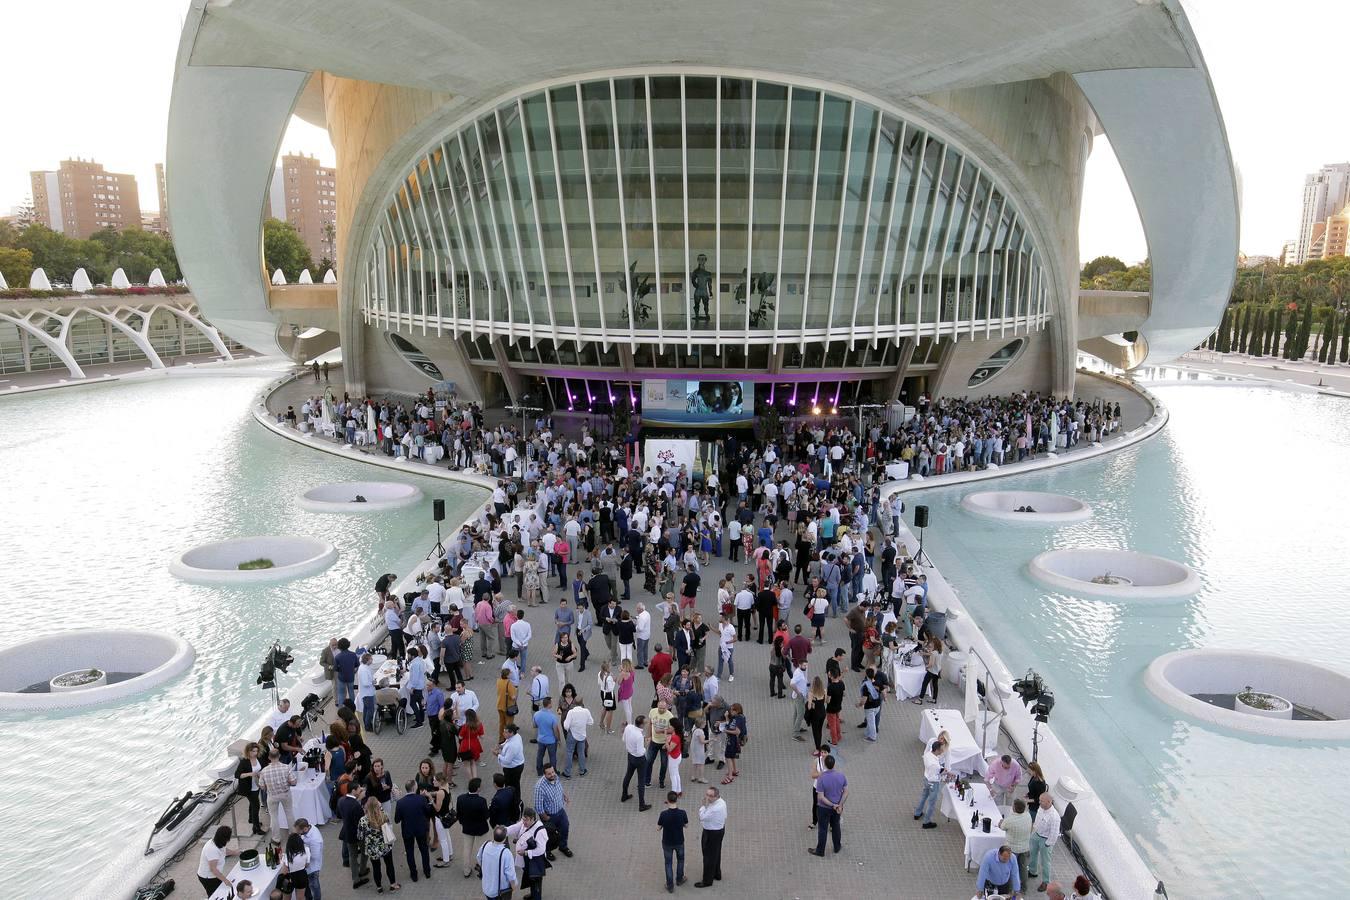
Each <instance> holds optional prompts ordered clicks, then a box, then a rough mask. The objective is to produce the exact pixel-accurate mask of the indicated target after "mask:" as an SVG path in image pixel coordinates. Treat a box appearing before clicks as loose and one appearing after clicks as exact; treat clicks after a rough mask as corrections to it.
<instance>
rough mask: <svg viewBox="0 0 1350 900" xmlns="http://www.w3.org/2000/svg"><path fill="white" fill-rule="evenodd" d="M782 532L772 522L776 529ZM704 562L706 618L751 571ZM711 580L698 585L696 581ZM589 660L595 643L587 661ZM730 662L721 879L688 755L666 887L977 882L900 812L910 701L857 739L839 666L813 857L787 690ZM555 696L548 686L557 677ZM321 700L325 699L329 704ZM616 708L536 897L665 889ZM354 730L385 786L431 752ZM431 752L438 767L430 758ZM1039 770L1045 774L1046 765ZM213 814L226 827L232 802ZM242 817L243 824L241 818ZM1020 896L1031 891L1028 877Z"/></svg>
mask: <svg viewBox="0 0 1350 900" xmlns="http://www.w3.org/2000/svg"><path fill="white" fill-rule="evenodd" d="M782 533H783V531H782V529H780V535H781V534H782ZM704 571H705V574H706V576H707V577H706V578H705V582H704V585H705V586H704V587H703V588H702V589H701V590H700V597H699V609H700V611H701V612H702V613H703V615H704V617H705V618H707V617H709V616H713V620H714V621H715V619H716V617H715V615H714V607H715V600H716V581H717V579H718V578H719V577H720V576H721V575H722V574H724V573H726V572H733V573H735V575H736V578H737V581H738V582H739V581H740V580H741V578H743V576H744V575H745V574H746V573H748V572H749V567H748V566H746V565H744V564H743V563H739V562H738V563H729V562H727V561H726V559H725V558H723V559H721V560H718V559H716V558H714V560H713V561H712V564H711V565H710V566H708V567H705V570H704ZM709 582H711V586H708V585H709ZM506 586H507V590H508V593H510V592H513V591H514V579H507V584H506ZM633 587H634V593H633V597H634V602H644V603H646V604H647V605H648V607H649V608H651V606H652V604H653V603H654V602H655V599H654V598H653V597H651V596H650V595H649V594H647V593H646V592H645V591H642V590H641V583H640V580H635V581H634V583H633ZM569 593H570V589H569ZM558 595H559V592H558V590H557V580H556V577H555V578H554V579H553V580H552V584H551V586H550V594H549V599H550V601H553V602H556V598H557V596H558ZM794 606H797V607H798V608H797V609H796V610H794V613H793V620H792V621H793V623H794V624H795V623H797V622H804V619H803V618H802V616H801V613H800V606H799V604H794ZM629 608H631V606H630V607H629ZM541 618H543V616H542V615H536V616H535V621H536V622H538V621H539V620H540V619H541ZM551 630H552V629H551V627H539V628H537V629H536V637H535V640H534V641H532V643H531V647H532V650H533V651H534V652H532V654H531V656H534V655H535V654H537V653H538V652H539V651H540V650H542V649H543V648H542V646H540V647H537V648H536V647H535V645H536V644H542V641H541V633H544V632H548V633H551ZM825 633H826V641H825V644H824V645H822V646H819V647H816V648H815V649H814V650H813V652H812V655H811V661H810V674H811V675H812V676H813V677H814V676H815V675H821V676H822V677H823V675H824V672H825V660H826V659H827V658H828V655H829V653H830V652H832V651H833V650H834V648H836V647H843V648H845V649H847V648H848V646H849V643H848V635H847V632H846V630H845V627H844V622H843V619H842V618H840V619H829V620H827V625H826V631H825ZM654 644H655V631H654V637H653V645H654ZM590 646H591V648H592V649H596V648H598V650H599V652H601V653H603V652H605V650H606V648H605V645H604V642H603V640H602V639H601V637H600V633H599V630H598V629H597V631H596V633H595V636H594V638H593V640H592V641H591V643H590ZM709 658H710V659H715V658H716V657H715V654H711V653H710V655H709ZM500 659H501V657H498V658H497V659H496V660H491V661H487V662H483V661H479V662H478V663H477V665H476V666H475V670H474V674H475V677H474V680H473V681H471V682H469V688H470V689H472V690H475V691H477V693H478V696H479V699H480V701H481V702H482V703H483V706H484V707H485V708H490V707H492V706H493V705H494V702H495V693H494V681H495V678H496V673H497V671H498V670H497V669H496V667H495V663H497V662H499V661H500ZM597 659H598V658H597V657H594V656H593V657H592V662H593V663H595V662H596V661H597ZM735 661H736V672H737V675H736V680H735V681H734V682H731V681H728V680H727V679H726V678H723V681H722V691H721V692H722V694H723V696H724V697H726V699H727V702H728V703H733V702H739V703H741V704H742V705H743V706H744V707H745V709H746V714H747V717H748V723H749V730H750V735H751V739H750V741H749V743H748V745H747V747H746V749H745V752H744V754H743V756H742V759H741V764H742V765H741V768H742V772H743V774H742V775H741V776H740V777H739V778H738V779H736V781H735V782H734V783H733V784H731V785H729V786H725V787H723V786H721V784H720V780H721V776H722V775H723V774H724V773H723V772H717V773H716V774H717V777H716V778H714V777H713V773H714V772H715V771H716V770H715V769H714V767H713V764H711V763H710V764H709V765H708V766H707V770H706V774H705V777H707V778H708V781H709V783H711V784H716V785H718V787H719V788H720V789H721V790H722V791H723V797H724V798H725V799H726V801H727V806H728V824H727V835H726V840H725V845H724V849H723V873H724V879H723V881H721V882H720V883H718V884H717V885H716V886H715V887H714V888H712V889H710V890H697V889H696V888H695V887H694V882H695V881H697V880H698V879H699V877H700V873H701V860H702V857H701V854H700V852H699V828H698V817H697V814H696V810H697V807H698V804H699V802H700V801H699V796H700V794H701V791H702V789H703V785H693V784H690V782H689V777H690V775H691V774H692V773H691V771H690V770H691V766H690V765H689V763H688V762H687V760H686V762H685V763H684V765H683V767H682V769H681V773H682V775H683V776H684V778H685V795H684V798H683V800H682V801H681V807H682V808H683V809H685V811H686V812H688V813H689V817H690V820H691V822H690V827H689V828H688V830H687V832H686V837H685V841H686V848H687V859H686V872H687V875H688V878H689V881H688V883H687V884H686V885H684V886H683V887H680V888H677V889H676V893H677V894H685V895H694V894H696V895H698V896H711V895H727V894H731V895H734V896H738V897H746V898H751V897H755V898H758V897H787V898H815V897H822V898H823V897H850V896H853V897H901V898H943V900H956V898H961V900H966V898H969V897H970V896H971V895H972V894H973V893H974V885H975V872H974V871H973V869H972V871H971V872H969V873H967V872H966V871H964V869H963V860H962V837H961V831H960V828H959V827H958V825H957V823H956V822H955V821H951V822H948V821H946V820H945V819H943V818H942V817H941V816H939V817H938V819H937V821H938V822H939V823H940V824H939V827H938V828H936V829H930V830H924V829H922V828H920V827H919V823H918V822H915V821H914V820H913V817H912V811H913V809H914V804H915V803H916V802H917V800H918V797H919V794H920V793H921V791H922V788H923V780H922V768H921V765H920V754H921V751H922V746H921V744H920V742H919V737H918V734H919V716H920V709H921V707H919V706H916V705H914V704H912V703H909V702H893V701H888V702H887V703H886V705H885V707H884V709H883V712H882V714H881V719H880V722H881V728H880V741H879V742H878V743H876V744H868V743H867V742H865V741H864V740H863V739H862V734H863V733H862V731H861V730H860V729H858V728H855V727H854V726H855V725H857V724H858V723H859V722H861V721H862V713H861V711H860V710H857V709H855V708H854V707H853V705H852V704H853V702H854V700H855V699H856V696H857V692H858V688H859V683H860V681H859V679H860V676H859V675H856V674H854V673H851V672H848V671H847V669H846V671H845V681H846V683H847V685H848V693H847V694H846V703H845V707H844V713H845V715H844V722H845V734H844V740H843V743H842V745H841V747H840V750H839V753H838V757H839V759H840V762H839V768H840V770H842V771H843V772H844V774H845V775H846V776H847V778H848V782H849V783H848V787H849V798H848V801H847V803H846V806H845V811H844V817H843V830H844V848H843V852H842V853H840V854H838V855H837V856H836V855H834V854H831V853H830V852H829V851H828V850H827V851H826V857H825V858H824V859H818V858H816V857H813V856H810V855H808V854H807V852H806V849H807V847H808V846H814V843H815V834H816V833H815V830H814V829H811V828H809V827H808V826H809V824H810V821H811V818H810V815H811V806H810V804H811V779H810V767H811V766H810V763H811V758H810V750H809V741H808V742H806V743H802V742H798V741H795V740H793V739H792V735H791V724H792V701H791V700H779V699H772V698H770V696H769V675H768V667H769V646H768V645H767V644H765V645H760V644H757V643H755V642H753V641H750V642H743V643H741V644H738V649H737V651H736V657H735ZM297 662H301V663H308V662H309V661H308V660H298V661H297ZM597 670H598V668H597V666H595V665H588V666H587V668H586V671H585V672H584V673H581V674H579V675H574V683H575V685H576V687H577V689H578V691H579V692H580V693H581V695H582V696H583V697H584V698H585V700H586V705H587V707H588V708H590V709H591V710H592V712H594V713H597V717H598V712H599V705H600V704H599V690H598V687H597V685H596V682H595V678H594V673H595V672H596V671H597ZM545 673H546V674H548V675H549V676H550V681H552V679H553V675H552V666H551V665H549V666H546V667H545ZM443 681H444V679H443ZM637 685H638V690H637V692H636V694H635V696H634V704H633V707H634V710H635V712H636V711H638V710H645V709H646V708H647V707H648V706H649V705H650V703H649V701H650V700H651V697H652V694H653V690H652V684H651V679H650V678H649V677H648V676H647V673H646V671H645V670H643V671H639V672H638V682H637ZM554 693H555V695H556V693H557V688H556V687H555V688H554ZM939 699H940V701H941V703H940V705H942V706H953V707H957V708H959V707H960V705H961V701H962V693H961V692H960V691H959V690H958V689H957V688H956V687H955V686H953V685H951V684H950V683H948V682H947V681H945V680H944V681H943V682H942V685H941V692H940V694H939ZM331 711H332V710H331V705H330V707H329V709H328V712H329V713H331ZM621 717H622V711H619V712H618V713H616V717H615V733H614V734H613V735H608V734H604V733H601V732H600V730H599V729H598V728H592V729H591V741H590V747H591V750H590V767H589V774H588V775H587V776H586V777H585V778H581V777H579V776H578V775H577V771H576V770H575V769H574V770H573V773H572V778H571V780H570V781H566V782H565V785H566V791H567V795H568V797H569V800H570V804H569V807H568V809H569V812H568V815H569V817H570V819H571V838H570V841H569V844H570V846H571V848H572V849H573V851H574V852H575V854H576V855H575V857H574V858H572V859H566V858H564V857H563V856H561V855H559V856H558V859H557V862H556V863H555V864H554V866H553V868H552V869H550V870H549V873H548V875H547V877H546V878H545V881H544V890H545V895H546V896H548V897H555V898H602V897H656V896H658V895H660V896H664V895H665V887H664V871H663V868H662V860H661V849H660V836H659V832H658V830H657V827H656V817H657V814H658V813H659V812H660V810H661V808H662V807H661V805H660V800H659V799H655V800H654V799H653V797H654V796H655V797H658V798H663V797H664V792H660V793H659V794H658V793H657V792H656V790H655V788H656V782H655V780H653V784H652V790H651V791H649V793H648V798H647V799H648V802H649V803H653V805H654V808H653V809H651V810H650V811H648V812H645V813H643V812H639V811H638V808H637V800H636V799H633V800H630V801H629V802H627V803H620V802H619V796H620V783H621V781H622V778H623V773H624V766H625V762H626V756H625V753H624V749H623V744H622V742H621V729H620V728H619V727H618V725H619V722H620V719H621ZM496 723H497V720H496V713H495V710H490V709H487V711H486V714H485V716H484V724H485V727H486V728H487V732H488V735H487V737H489V738H490V737H491V736H493V735H494V734H495V731H496ZM531 731H532V729H524V728H523V729H522V735H523V736H525V737H528V736H529V734H530V733H531ZM367 740H368V742H369V744H370V746H371V749H372V751H373V752H374V753H375V754H376V755H378V756H382V757H383V758H384V760H385V762H386V765H387V766H388V769H389V771H390V772H391V773H392V775H393V777H394V782H395V784H397V785H401V784H402V783H403V781H405V780H406V779H408V778H409V777H411V775H412V773H413V772H414V771H415V770H416V768H417V763H418V762H419V761H420V760H421V759H422V758H423V757H425V756H428V755H429V754H428V753H427V749H428V745H429V741H430V737H429V734H428V731H427V729H426V728H425V727H424V728H420V729H411V728H410V729H409V730H408V732H407V733H406V734H404V735H399V734H397V732H396V731H395V730H394V729H393V728H392V727H388V726H387V727H386V728H385V729H384V731H383V732H382V733H380V734H378V735H373V734H368V735H367ZM484 749H485V752H484V757H483V759H484V763H483V764H480V767H479V771H480V774H481V775H482V777H483V778H484V783H485V786H484V789H483V793H484V795H485V796H486V797H491V794H492V790H491V787H492V782H491V778H492V773H493V772H495V771H499V769H498V767H497V766H496V760H495V758H492V757H491V756H490V751H491V749H492V745H491V743H490V742H488V741H486V740H485V748H484ZM525 749H526V755H527V765H526V771H525V775H524V777H523V778H522V782H521V784H522V787H523V789H524V791H525V793H526V797H527V799H528V797H529V796H530V794H531V792H532V791H533V787H534V782H535V780H536V778H535V776H534V768H533V751H534V749H535V748H534V746H533V745H531V744H529V743H526V745H525ZM436 759H437V764H438V766H439V757H436ZM1048 774H1049V775H1050V776H1051V779H1052V780H1053V778H1054V773H1048ZM456 781H457V782H458V784H459V787H458V788H456V789H454V791H453V793H454V794H455V795H456V796H458V794H459V793H461V792H463V790H464V787H465V784H466V782H467V778H466V777H465V776H463V775H459V776H457V778H456ZM236 809H237V813H238V820H239V821H240V822H241V823H246V816H245V815H244V813H245V809H244V807H243V805H242V804H241V805H239V806H238V807H237V808H236ZM265 815H266V813H265V812H264V816H265ZM222 821H224V822H225V823H227V824H228V823H229V822H230V817H229V815H228V814H227V815H226V816H225V818H224V819H223V820H222ZM243 827H244V829H245V831H246V830H247V824H244V826H243ZM455 830H456V831H457V830H458V829H457V828H456V829H455ZM322 832H323V836H324V841H325V843H324V867H323V873H322V882H323V895H324V897H326V898H329V900H344V898H349V897H355V896H358V895H361V896H373V895H374V883H373V882H371V883H369V884H367V885H365V886H364V887H362V888H361V889H360V890H359V891H353V890H352V889H351V879H350V873H349V871H348V870H346V869H343V868H342V864H341V856H340V853H341V848H340V844H339V842H338V840H337V827H336V823H330V824H328V825H325V826H324V827H323V829H322ZM241 840H242V841H243V842H244V846H253V845H254V843H255V842H257V841H259V840H260V839H259V838H253V837H250V836H248V835H243V836H241ZM1062 843H1063V842H1061V843H1060V844H1059V845H1057V846H1056V854H1055V859H1054V868H1053V872H1054V876H1055V878H1056V880H1059V881H1061V882H1066V881H1067V882H1071V881H1072V879H1073V877H1074V875H1076V874H1078V869H1077V867H1076V866H1075V865H1074V863H1073V861H1072V859H1071V858H1070V857H1069V855H1068V854H1067V852H1066V851H1065V850H1064V849H1063V846H1062ZM200 846H201V842H200V841H198V842H196V843H195V844H193V846H192V848H191V849H190V850H189V852H188V854H187V856H185V857H184V858H183V859H182V860H181V861H180V862H178V863H177V864H176V865H175V866H174V867H172V870H171V872H170V873H169V874H171V875H172V876H173V877H175V878H176V879H177V880H178V884H179V887H180V890H185V891H186V896H195V895H196V894H197V893H200V889H199V888H198V887H197V885H196V879H195V878H194V877H193V876H194V871H195V866H196V860H197V853H198V850H199V848H200ZM433 857H434V854H433ZM394 860H395V866H396V870H397V873H398V876H399V879H400V881H401V883H402V885H403V890H402V891H401V892H400V893H399V895H398V896H400V897H404V898H408V900H413V898H447V897H478V896H481V891H480V890H479V885H478V883H477V880H476V879H465V878H464V877H463V876H462V874H461V870H460V869H459V868H458V867H457V865H452V867H450V868H446V869H435V868H433V869H432V876H433V877H432V878H431V880H430V881H426V880H423V881H420V882H418V883H416V884H414V883H413V882H412V880H411V879H410V878H409V877H408V871H407V864H406V862H405V858H404V854H403V848H402V843H401V841H400V843H399V845H398V847H397V848H396V849H395V851H394ZM433 861H434V860H433ZM387 892H388V889H387V887H386V893H387ZM1031 895H1032V896H1037V895H1036V893H1035V889H1034V887H1033V889H1032V891H1031Z"/></svg>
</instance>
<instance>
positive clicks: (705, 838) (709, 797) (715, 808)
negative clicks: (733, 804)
mask: <svg viewBox="0 0 1350 900" xmlns="http://www.w3.org/2000/svg"><path fill="white" fill-rule="evenodd" d="M698 822H699V824H700V825H702V826H703V835H702V838H701V840H700V844H701V846H702V849H703V880H702V881H698V882H695V883H694V887H701V888H705V887H712V885H713V882H714V881H719V880H721V878H722V839H723V838H724V837H726V833H727V801H725V800H723V799H722V792H721V791H719V790H718V789H717V788H715V787H710V788H708V789H707V790H706V791H704V792H703V803H702V804H701V805H700V806H699V808H698Z"/></svg>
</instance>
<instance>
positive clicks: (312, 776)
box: [277, 769, 333, 828]
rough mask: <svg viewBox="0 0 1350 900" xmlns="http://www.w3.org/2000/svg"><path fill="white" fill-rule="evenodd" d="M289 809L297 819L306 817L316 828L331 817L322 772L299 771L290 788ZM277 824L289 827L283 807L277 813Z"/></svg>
mask: <svg viewBox="0 0 1350 900" xmlns="http://www.w3.org/2000/svg"><path fill="white" fill-rule="evenodd" d="M291 809H292V810H293V811H294V812H295V817H296V818H297V819H308V820H309V824H311V825H313V826H314V827H316V828H317V827H318V826H320V825H322V824H323V823H325V822H327V821H328V820H329V819H331V818H332V817H333V816H332V814H331V813H329V811H328V789H327V788H325V787H324V777H323V773H322V772H320V771H318V770H317V769H307V770H305V771H304V772H301V773H300V777H299V779H298V781H297V783H296V784H295V785H294V786H293V787H292V788H291ZM277 824H278V825H280V826H281V827H282V828H290V827H291V823H290V822H289V821H288V820H287V819H286V810H285V809H282V810H281V811H280V813H278V815H277Z"/></svg>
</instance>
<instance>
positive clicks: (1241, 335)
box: [1233, 306, 1252, 353]
mask: <svg viewBox="0 0 1350 900" xmlns="http://www.w3.org/2000/svg"><path fill="white" fill-rule="evenodd" d="M1251 318H1252V314H1251V310H1249V309H1248V308H1247V307H1245V306H1244V307H1242V308H1241V309H1239V310H1238V327H1237V342H1236V346H1234V347H1233V349H1234V350H1236V351H1237V352H1238V353H1245V352H1247V329H1248V328H1250V327H1251Z"/></svg>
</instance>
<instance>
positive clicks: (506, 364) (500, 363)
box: [492, 338, 523, 405]
mask: <svg viewBox="0 0 1350 900" xmlns="http://www.w3.org/2000/svg"><path fill="white" fill-rule="evenodd" d="M492 358H493V359H495V360H496V361H497V369H498V371H499V372H500V373H501V376H502V383H503V384H505V385H506V393H507V394H509V395H510V397H511V403H512V404H513V405H519V403H520V395H521V393H523V391H522V389H521V384H520V373H519V372H517V371H516V370H515V369H514V368H512V367H511V361H510V360H509V359H507V357H506V348H505V347H503V346H502V339H501V338H494V339H493V341H492Z"/></svg>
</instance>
